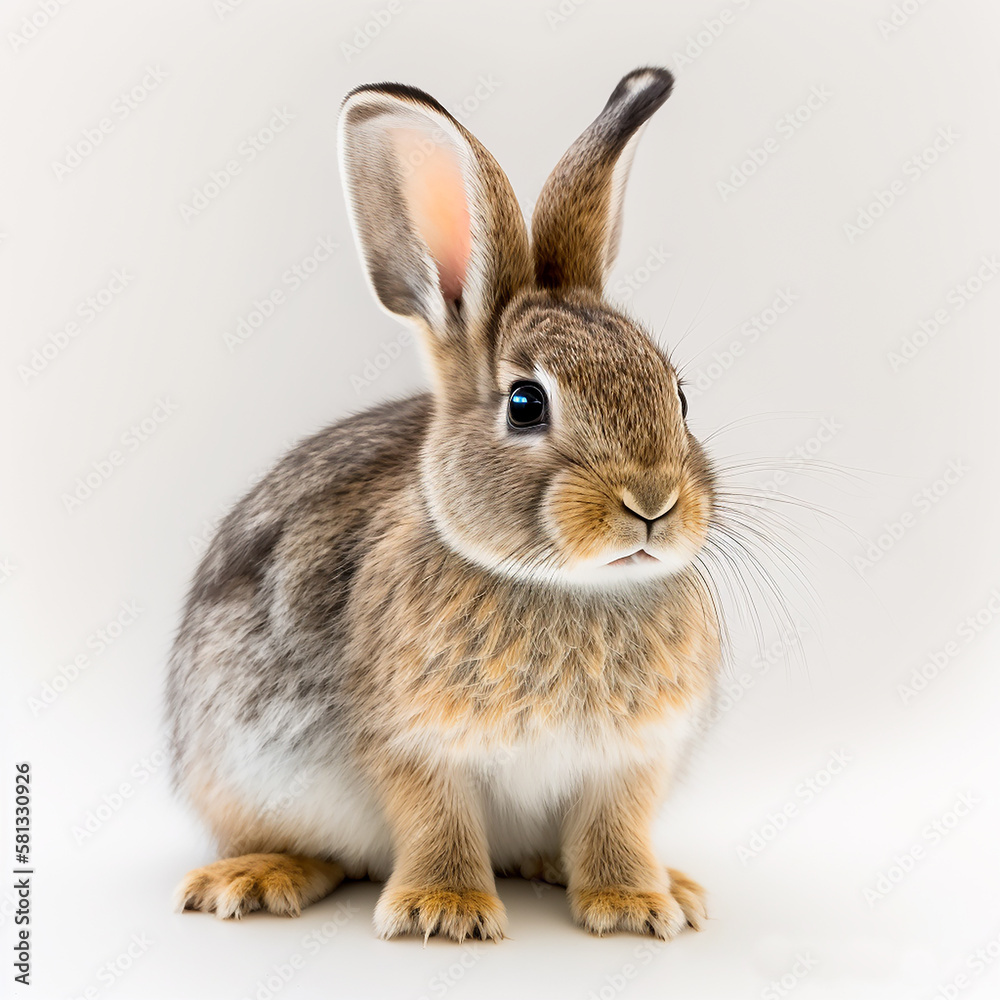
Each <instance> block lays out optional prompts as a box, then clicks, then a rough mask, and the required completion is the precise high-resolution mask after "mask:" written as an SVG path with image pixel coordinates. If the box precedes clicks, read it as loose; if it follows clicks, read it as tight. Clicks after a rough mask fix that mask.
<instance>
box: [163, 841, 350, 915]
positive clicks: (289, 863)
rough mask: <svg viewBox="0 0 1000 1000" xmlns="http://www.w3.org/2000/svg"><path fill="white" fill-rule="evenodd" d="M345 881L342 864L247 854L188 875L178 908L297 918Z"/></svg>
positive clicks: (285, 855)
mask: <svg viewBox="0 0 1000 1000" xmlns="http://www.w3.org/2000/svg"><path fill="white" fill-rule="evenodd" d="M343 878H344V870H343V868H341V867H340V865H337V864H330V863H328V862H325V861H319V860H317V859H316V858H303V857H298V856H296V855H292V854H244V855H242V856H241V857H236V858H225V859H223V860H221V861H215V862H213V863H212V864H210V865H206V866H205V867H204V868H195V869H194V871H190V872H188V874H187V875H186V876H185V878H184V881H183V882H182V883H181V884H180V886H178V888H177V893H176V895H175V901H176V905H177V908H178V909H181V910H183V909H190V910H207V911H210V912H214V913H215V914H216V916H218V917H220V918H223V919H226V918H237V919H238V918H239V917H242V916H244V915H245V914H247V913H251V912H252V911H254V910H267V911H268V912H270V913H277V914H282V915H285V916H289V917H297V916H298V915H299V913H301V911H302V907H303V906H308V905H309V904H310V903H315V902H316V900H318V899H322V898H323V897H324V896H326V895H329V893H331V892H333V890H334V889H335V888H336V887H337V885H339V884H340V882H341V881H342V880H343Z"/></svg>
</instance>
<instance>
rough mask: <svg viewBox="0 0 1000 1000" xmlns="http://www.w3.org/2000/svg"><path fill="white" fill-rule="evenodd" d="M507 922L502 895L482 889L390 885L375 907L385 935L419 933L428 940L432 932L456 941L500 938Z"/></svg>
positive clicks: (377, 927)
mask: <svg viewBox="0 0 1000 1000" xmlns="http://www.w3.org/2000/svg"><path fill="white" fill-rule="evenodd" d="M506 922H507V917H506V913H505V911H504V908H503V903H501V902H500V900H499V898H498V897H497V896H495V895H494V894H493V893H491V892H482V891H481V890H478V889H451V888H448V887H444V886H428V887H426V888H409V887H400V888H394V887H392V886H386V888H385V889H384V890H383V891H382V895H381V896H380V897H379V901H378V905H377V906H376V907H375V930H376V931H377V932H378V935H379V937H382V938H391V937H395V936H396V935H398V934H419V935H420V936H421V937H423V938H424V940H426V939H427V938H429V937H430V936H431V935H432V934H443V935H445V936H446V937H450V938H453V939H454V940H455V941H464V940H465V939H466V938H482V939H484V940H494V941H498V940H500V939H501V938H502V937H503V936H504V927H505V926H506Z"/></svg>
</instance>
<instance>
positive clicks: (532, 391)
mask: <svg viewBox="0 0 1000 1000" xmlns="http://www.w3.org/2000/svg"><path fill="white" fill-rule="evenodd" d="M548 410H549V408H548V405H547V403H546V401H545V390H544V389H543V388H542V387H541V386H540V385H539V384H538V383H537V382H518V383H517V385H515V386H514V387H513V388H512V389H511V390H510V398H509V399H508V400H507V423H508V424H510V426H511V427H536V426H538V425H539V424H544V423H545V421H546V420H547V419H548Z"/></svg>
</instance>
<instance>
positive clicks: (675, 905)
mask: <svg viewBox="0 0 1000 1000" xmlns="http://www.w3.org/2000/svg"><path fill="white" fill-rule="evenodd" d="M667 873H668V874H669V876H670V887H669V890H664V889H654V890H644V889H635V888H631V887H629V886H620V885H609V886H591V887H586V888H578V889H574V890H573V891H572V892H570V908H571V910H572V911H573V916H574V918H575V919H576V920H577V922H578V923H580V924H582V925H583V926H584V927H585V928H586V929H587V930H588V931H590V932H591V933H593V934H610V933H612V932H614V931H632V932H633V933H634V934H652V935H653V936H654V937H658V938H661V939H662V940H664V941H668V940H669V939H670V938H673V937H676V936H677V935H678V934H679V933H680V932H681V931H682V930H683V929H684V928H685V927H693V928H694V929H695V930H699V929H700V928H701V921H702V920H703V919H704V918H705V916H706V913H705V902H704V894H705V890H704V889H702V887H701V886H700V885H698V883H697V882H694V881H692V880H691V879H689V878H688V877H687V876H686V875H682V874H681V873H680V872H677V871H674V870H673V869H671V868H668V869H667Z"/></svg>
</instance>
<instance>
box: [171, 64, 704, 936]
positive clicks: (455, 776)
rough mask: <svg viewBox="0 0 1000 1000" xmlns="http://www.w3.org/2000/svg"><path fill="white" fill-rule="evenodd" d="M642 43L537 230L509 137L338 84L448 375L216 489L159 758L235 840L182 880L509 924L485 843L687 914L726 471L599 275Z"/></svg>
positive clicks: (290, 901)
mask: <svg viewBox="0 0 1000 1000" xmlns="http://www.w3.org/2000/svg"><path fill="white" fill-rule="evenodd" d="M672 86H673V77H672V76H671V74H670V73H669V72H668V71H667V70H665V69H659V68H650V67H646V68H641V69H637V70H635V71H633V72H631V73H629V74H628V75H626V76H625V77H624V78H623V79H622V80H621V82H620V83H619V84H618V86H617V87H616V88H615V89H614V92H613V93H612V94H611V96H610V98H609V100H608V102H607V104H606V106H605V107H604V109H603V111H601V113H600V114H599V115H598V117H597V118H596V119H595V120H594V122H593V123H592V124H591V125H590V126H589V127H588V128H587V129H586V130H585V131H584V132H583V133H582V135H580V137H579V138H578V139H577V140H576V141H575V142H574V143H573V144H572V145H571V146H570V147H569V150H568V151H567V152H566V154H565V155H564V156H563V158H562V159H561V160H560V161H559V163H558V165H557V166H556V168H555V170H554V171H553V172H552V174H551V176H550V177H549V179H548V180H547V181H546V183H545V185H544V187H543V189H542V192H541V194H540V196H539V199H538V201H537V203H536V207H535V211H534V213H533V217H532V222H531V234H530V237H529V234H528V228H527V226H526V224H525V222H524V218H523V216H522V214H521V211H520V209H519V206H518V202H517V200H516V198H515V195H514V193H513V190H512V188H511V185H510V182H509V181H508V179H507V177H506V176H505V174H504V173H503V172H502V171H501V169H500V167H499V166H498V165H497V163H496V161H495V160H494V159H493V157H492V156H491V155H490V153H489V152H487V150H486V149H485V148H484V147H483V146H482V145H481V144H480V143H479V141H478V140H477V139H476V138H475V137H474V136H472V135H471V134H470V133H469V132H468V131H467V129H466V128H465V127H464V126H463V125H462V124H460V123H459V122H458V121H457V120H456V119H455V118H454V117H453V116H452V115H451V114H449V113H448V111H446V110H445V108H444V107H442V106H441V105H440V104H439V103H438V102H437V101H436V100H434V99H433V98H432V97H430V96H429V95H427V94H426V93H424V92H422V91H420V90H417V89H414V88H412V87H409V86H403V85H400V84H395V83H380V84H368V85H363V86H359V87H357V88H356V89H354V90H352V91H351V92H350V93H349V94H348V95H347V97H346V98H345V99H344V103H343V106H342V110H341V114H340V120H339V151H340V166H341V172H342V177H343V183H344V186H345V193H346V198H347V203H348V206H349V216H350V219H351V225H352V229H353V232H354V236H355V239H356V242H357V245H358V248H359V250H360V256H361V258H362V261H363V265H364V270H365V272H366V275H367V280H368V282H369V284H370V286H371V289H372V291H373V292H374V295H375V297H376V299H377V301H378V302H379V304H380V305H381V306H382V307H383V308H384V309H385V310H386V311H388V312H389V313H390V314H392V315H393V316H395V317H397V318H399V319H401V320H403V321H404V322H406V323H408V324H410V325H411V326H412V327H413V328H415V330H416V332H417V335H418V339H419V342H420V344H421V347H422V352H423V355H424V358H425V360H426V362H427V363H428V367H429V372H430V381H431V387H430V389H429V391H427V392H423V393H420V394H418V395H414V396H412V397H411V398H407V399H402V400H399V401H394V402H387V403H383V404H382V405H379V406H375V407H374V408H372V409H369V410H367V411H365V412H361V413H358V414H356V415H354V416H351V417H349V418H347V419H345V420H342V421H341V422H340V423H337V424H335V425H333V426H332V427H329V428H328V429H326V430H324V431H321V432H320V433H318V434H316V435H315V436H313V437H310V438H308V439H307V440H305V441H304V442H303V443H302V444H300V445H299V446H298V447H296V448H294V450H292V451H291V452H290V453H289V454H287V455H286V456H285V457H284V458H283V459H281V460H280V461H279V463H278V464H277V466H276V467H275V468H274V469H273V471H271V472H270V473H269V474H268V475H267V476H266V477H265V478H264V479H263V480H262V481H261V482H259V483H258V484H257V485H256V486H255V487H254V488H253V489H252V490H251V491H250V492H249V494H248V495H247V496H245V497H244V498H243V499H242V500H241V501H240V502H239V503H237V505H236V506H235V507H234V509H233V510H232V511H231V513H229V515H228V516H227V517H226V518H225V519H224V521H223V522H222V524H221V525H220V528H219V530H218V533H217V535H216V537H215V538H214V540H213V541H212V543H211V545H210V547H209V548H208V550H207V551H206V553H205V555H204V558H203V560H202V562H201V564H200V566H199V567H198V569H197V572H196V575H195V577H194V581H193V584H192V587H191V591H190V594H189V597H188V601H187V605H186V609H185V611H184V614H183V620H182V624H181V626H180V629H179V632H178V635H177V638H176V642H175V645H174V648H173V650H172V653H171V657H170V663H169V671H168V682H167V698H166V702H167V715H168V720H169V726H170V731H171V748H172V774H173V782H174V786H175V788H176V790H177V791H178V793H179V794H180V795H181V796H182V797H183V798H184V799H185V800H186V801H187V803H188V804H189V805H190V806H191V807H193V809H194V811H195V812H196V813H197V814H198V815H199V816H200V818H201V819H202V820H203V821H204V823H205V824H206V825H207V827H208V829H209V830H210V831H211V833H212V835H213V836H214V839H215V841H216V842H217V844H218V851H219V856H220V860H218V861H215V862H214V863H212V864H209V865H207V866H205V867H202V868H198V869H195V870H194V871H192V872H190V873H189V874H188V875H187V876H186V877H185V878H184V880H183V881H182V883H181V884H180V886H179V887H178V890H177V893H176V899H175V904H176V906H177V908H178V909H179V910H183V909H193V910H203V911H209V912H212V911H214V912H215V914H216V915H217V916H219V917H222V918H233V917H240V916H242V915H244V914H246V913H249V912H251V911H253V910H265V911H270V912H272V913H277V914H290V915H298V914H299V913H300V911H301V909H302V907H304V906H306V905H308V904H309V903H312V902H314V901H316V900H318V899H320V898H322V897H324V896H326V895H327V894H328V893H330V892H331V891H333V890H334V888H335V887H336V886H337V884H338V883H339V882H341V881H342V880H343V879H345V878H350V879H356V878H370V879H372V880H374V881H379V882H384V886H382V888H381V891H380V895H379V898H378V901H377V904H376V907H375V912H374V928H375V932H376V933H377V935H378V936H379V937H382V938H391V937H394V936H396V935H405V934H415V935H419V936H423V937H424V939H425V940H426V938H427V937H428V936H429V935H432V934H439V935H443V936H446V937H448V938H451V939H454V940H456V941H462V940H464V939H466V938H469V937H478V938H482V939H489V940H499V939H501V938H502V937H503V936H504V933H505V928H506V914H505V910H504V907H503V904H502V903H501V901H500V899H499V898H498V896H497V892H496V885H495V876H496V875H497V874H504V873H506V874H515V875H516V874H521V875H524V876H527V877H543V878H547V879H549V880H551V881H553V882H557V883H560V884H563V885H565V886H566V890H567V898H568V902H569V907H570V910H571V913H572V915H573V917H574V919H575V921H576V922H577V923H578V924H579V925H581V926H582V927H583V928H585V929H586V930H588V931H590V932H592V933H595V934H598V935H601V934H606V933H610V932H615V931H627V932H634V933H639V934H646V935H653V936H655V937H656V938H660V939H669V938H672V937H674V936H675V935H676V934H678V933H679V932H680V931H681V930H682V929H683V928H685V927H686V926H691V927H693V928H695V929H698V928H700V927H701V926H702V924H703V921H704V920H705V918H706V909H705V901H704V890H703V889H702V888H701V886H700V885H698V884H697V883H696V882H694V881H692V880H691V879H689V878H688V877H687V876H685V875H683V874H681V873H680V872H678V871H675V870H673V869H670V868H667V867H665V866H664V865H663V863H661V861H660V860H659V859H658V858H657V856H656V853H655V851H654V846H653V842H652V835H651V825H652V823H653V821H654V819H655V817H656V814H657V810H658V808H659V806H660V804H661V802H662V801H663V799H664V796H665V795H666V793H667V791H668V789H669V786H670V784H671V780H672V778H673V777H674V776H675V775H676V772H677V769H678V767H679V766H680V765H681V763H682V761H683V759H684V756H685V753H686V750H687V749H688V748H689V746H690V743H691V740H692V737H693V736H694V735H695V734H696V733H697V732H698V731H699V727H700V726H701V724H702V721H703V720H704V718H705V716H706V714H707V713H708V711H709V709H710V703H711V700H712V696H713V690H714V688H715V679H716V676H717V671H718V665H719V661H720V650H721V639H720V635H721V626H720V616H719V615H718V614H717V612H716V609H715V602H714V600H713V598H712V593H711V591H710V588H709V585H708V582H707V581H706V579H705V577H704V575H703V574H702V572H701V571H700V570H699V568H698V565H697V562H696V560H697V556H698V553H699V551H700V549H701V547H702V545H703V543H704V542H705V540H706V537H707V535H708V532H709V529H710V525H711V521H712V515H713V503H714V496H715V493H714V482H715V478H714V473H713V470H712V466H711V463H710V461H709V459H708V457H707V455H706V452H705V451H704V450H703V448H702V447H701V445H700V444H699V443H698V441H697V440H696V439H695V438H694V437H693V436H692V434H691V433H690V431H689V430H688V427H687V422H686V416H687V402H686V400H685V397H684V393H683V389H682V387H681V384H680V381H679V378H678V375H677V373H676V371H675V370H674V368H673V367H672V365H671V363H670V361H669V360H668V357H667V355H666V353H665V352H664V351H663V350H662V349H661V348H660V347H658V346H657V344H656V343H655V342H654V341H653V339H652V338H651V337H650V335H649V334H648V333H647V332H646V331H645V330H643V329H642V328H641V327H640V326H639V325H638V323H637V322H636V321H635V320H633V319H631V318H629V317H628V316H626V315H624V314H623V313H622V312H621V311H620V310H619V309H618V308H616V307H615V306H613V305H611V304H609V303H608V302H607V301H606V300H605V299H604V298H603V294H602V290H603V286H604V283H605V280H606V278H607V277H608V275H609V272H610V270H611V268H612V265H613V263H614V260H615V257H616V254H617V252H618V244H619V236H620V233H621V216H622V201H623V195H624V190H625V182H626V179H627V175H628V173H629V169H630V163H631V159H632V156H633V153H634V150H635V146H636V142H637V140H638V136H639V134H640V132H641V130H642V128H643V126H644V124H645V123H646V122H647V119H649V117H650V116H651V115H652V113H653V112H654V111H655V110H656V109H657V108H659V107H660V106H661V105H662V104H663V103H664V101H665V100H666V99H667V97H668V96H669V94H670V91H671V88H672Z"/></svg>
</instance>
